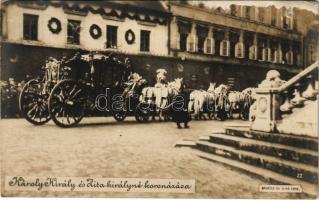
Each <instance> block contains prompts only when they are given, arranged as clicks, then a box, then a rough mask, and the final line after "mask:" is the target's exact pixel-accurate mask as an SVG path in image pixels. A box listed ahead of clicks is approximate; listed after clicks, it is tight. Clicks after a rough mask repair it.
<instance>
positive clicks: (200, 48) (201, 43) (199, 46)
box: [197, 37, 206, 53]
mask: <svg viewBox="0 0 319 200" xmlns="http://www.w3.org/2000/svg"><path fill="white" fill-rule="evenodd" d="M205 39H206V38H204V37H198V43H197V51H198V52H199V53H204V43H205Z"/></svg>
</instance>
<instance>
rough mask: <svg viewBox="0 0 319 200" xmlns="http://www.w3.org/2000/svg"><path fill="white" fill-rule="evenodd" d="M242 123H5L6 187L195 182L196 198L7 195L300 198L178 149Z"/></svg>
mask: <svg viewBox="0 0 319 200" xmlns="http://www.w3.org/2000/svg"><path fill="white" fill-rule="evenodd" d="M230 122H236V123H239V122H240V123H244V122H242V121H239V120H229V121H227V122H220V121H215V120H213V121H209V120H206V121H192V122H191V123H190V126H191V128H190V129H177V128H176V127H175V124H174V123H169V122H168V123H160V122H152V123H148V124H139V123H136V122H135V120H134V119H133V118H128V119H127V120H126V121H125V122H123V123H118V122H115V120H114V119H113V118H86V119H84V120H83V121H82V123H81V124H80V125H79V126H78V127H75V128H71V129H61V128H58V127H57V126H55V125H54V124H53V123H52V122H50V123H49V124H48V125H44V126H33V125H30V124H29V123H27V122H26V121H25V120H23V119H6V120H1V122H0V123H1V126H0V129H1V130H2V132H1V141H2V145H1V146H2V148H1V151H2V152H1V153H2V159H3V160H2V169H3V173H2V177H1V179H2V180H1V182H2V185H3V183H4V177H5V176H8V175H12V176H14V175H21V176H38V177H47V176H59V177H109V178H111V177H118V178H172V179H195V180H196V193H195V194H168V193H156V194H151V193H103V192H95V193H93V192H92V193H82V192H25V191H21V192H12V191H10V192H9V191H4V188H3V187H2V194H4V195H5V196H79V197H84V196H96V197H98V196H100V197H106V196H113V197H128V196H130V197H134V196H136V197H137V196H139V197H151V196H152V197H198V198H199V197H202V198H208V197H210V198H234V197H238V198H254V197H259V198H298V197H299V196H297V195H294V194H288V193H286V194H285V193H277V194H275V193H259V192H258V187H259V185H260V184H267V183H266V182H263V181H261V180H259V179H256V178H254V177H251V176H248V175H246V174H242V173H241V172H239V171H234V170H232V169H231V168H229V167H226V166H224V165H221V164H219V163H213V162H209V161H207V160H204V159H201V158H199V157H197V156H196V155H195V154H194V153H193V151H192V150H190V149H188V148H175V147H174V143H175V142H177V141H178V140H180V139H195V138H197V137H199V136H200V135H203V134H207V133H209V132H210V131H212V130H214V129H220V128H222V127H223V124H224V123H230Z"/></svg>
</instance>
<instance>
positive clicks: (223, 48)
mask: <svg viewBox="0 0 319 200" xmlns="http://www.w3.org/2000/svg"><path fill="white" fill-rule="evenodd" d="M229 45H230V43H229V41H228V40H223V41H221V43H220V49H219V51H220V52H219V53H220V55H221V56H229Z"/></svg>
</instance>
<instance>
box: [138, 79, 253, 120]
mask: <svg viewBox="0 0 319 200" xmlns="http://www.w3.org/2000/svg"><path fill="white" fill-rule="evenodd" d="M183 84H184V83H183V78H176V79H175V80H174V81H171V82H167V83H166V82H160V81H159V82H157V83H156V84H155V85H154V87H150V86H149V87H144V88H143V89H142V91H141V95H140V97H139V101H140V102H143V103H146V104H149V105H152V106H153V112H151V114H150V115H151V116H152V118H153V119H155V117H156V116H158V117H159V120H165V121H166V120H170V119H171V116H170V112H169V110H171V105H172V104H173V102H174V97H175V96H176V95H178V94H179V93H180V92H181V90H182V88H183V86H184V85H183ZM187 91H188V99H187V102H188V105H187V106H186V107H187V108H188V109H187V110H188V112H189V114H190V115H191V117H192V118H194V119H198V120H199V119H207V118H209V119H220V120H225V119H227V118H233V116H234V115H233V114H234V113H238V114H239V117H240V118H241V119H243V120H247V119H248V118H249V108H250V106H251V105H252V103H253V102H254V88H246V89H245V90H243V91H231V90H230V88H229V87H228V86H227V85H224V84H221V85H219V86H218V87H216V83H210V85H209V87H208V89H207V90H192V91H190V90H187Z"/></svg>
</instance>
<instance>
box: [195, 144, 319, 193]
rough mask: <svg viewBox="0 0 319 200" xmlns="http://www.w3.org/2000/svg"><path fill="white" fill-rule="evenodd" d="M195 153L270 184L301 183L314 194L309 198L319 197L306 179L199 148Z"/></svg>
mask: <svg viewBox="0 0 319 200" xmlns="http://www.w3.org/2000/svg"><path fill="white" fill-rule="evenodd" d="M195 154H196V155H197V156H199V157H201V158H204V159H207V160H209V161H213V162H218V163H221V164H223V165H226V166H231V167H233V168H234V169H237V170H240V171H241V172H245V173H247V174H250V175H254V176H257V177H258V178H261V179H263V180H266V181H269V184H288V185H300V186H301V188H302V191H303V193H306V194H308V195H311V196H312V197H309V198H314V197H317V185H316V184H311V183H308V182H305V181H301V180H299V179H295V178H290V177H288V176H284V175H281V174H278V173H276V172H273V171H270V170H267V169H263V168H259V167H255V166H253V165H249V164H246V163H243V162H240V161H236V160H230V159H228V158H224V157H221V156H218V155H214V154H210V153H205V152H202V151H199V150H195ZM256 192H258V191H256Z"/></svg>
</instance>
